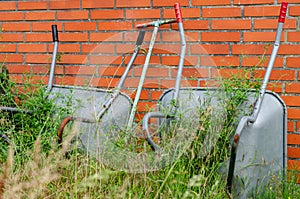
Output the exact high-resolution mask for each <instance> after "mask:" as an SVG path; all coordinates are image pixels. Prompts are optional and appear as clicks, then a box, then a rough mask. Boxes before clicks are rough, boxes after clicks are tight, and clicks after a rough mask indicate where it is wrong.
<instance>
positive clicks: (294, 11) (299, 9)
mask: <svg viewBox="0 0 300 199" xmlns="http://www.w3.org/2000/svg"><path fill="white" fill-rule="evenodd" d="M289 15H290V16H299V15H300V6H289Z"/></svg>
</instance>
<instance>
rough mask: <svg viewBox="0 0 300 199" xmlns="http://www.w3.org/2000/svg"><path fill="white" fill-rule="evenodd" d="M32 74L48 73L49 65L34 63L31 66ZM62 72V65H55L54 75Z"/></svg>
mask: <svg viewBox="0 0 300 199" xmlns="http://www.w3.org/2000/svg"><path fill="white" fill-rule="evenodd" d="M31 68H32V73H33V74H49V71H50V65H46V66H45V65H34V66H32V67H31ZM61 74H63V67H61V66H56V67H55V75H61Z"/></svg>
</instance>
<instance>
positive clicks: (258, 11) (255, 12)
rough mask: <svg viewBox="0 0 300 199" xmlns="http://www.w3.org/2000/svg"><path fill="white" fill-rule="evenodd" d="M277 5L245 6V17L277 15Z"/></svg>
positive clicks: (278, 8)
mask: <svg viewBox="0 0 300 199" xmlns="http://www.w3.org/2000/svg"><path fill="white" fill-rule="evenodd" d="M279 10H280V7H279V6H246V7H245V8H244V16H245V17H270V16H275V17H277V16H278V15H279Z"/></svg>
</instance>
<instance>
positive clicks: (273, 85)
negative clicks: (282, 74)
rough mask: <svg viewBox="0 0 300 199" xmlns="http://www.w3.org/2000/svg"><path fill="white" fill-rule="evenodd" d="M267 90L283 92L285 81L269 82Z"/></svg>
mask: <svg viewBox="0 0 300 199" xmlns="http://www.w3.org/2000/svg"><path fill="white" fill-rule="evenodd" d="M267 90H270V91H273V92H277V93H282V91H283V83H282V82H277V81H276V80H275V82H274V81H270V82H269V84H268V85H267Z"/></svg>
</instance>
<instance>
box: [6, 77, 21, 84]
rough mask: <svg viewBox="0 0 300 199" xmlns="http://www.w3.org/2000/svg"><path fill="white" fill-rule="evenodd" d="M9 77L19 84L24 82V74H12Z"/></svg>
mask: <svg viewBox="0 0 300 199" xmlns="http://www.w3.org/2000/svg"><path fill="white" fill-rule="evenodd" d="M9 78H10V80H11V81H12V82H14V83H17V84H22V83H23V77H22V75H10V76H9Z"/></svg>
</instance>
